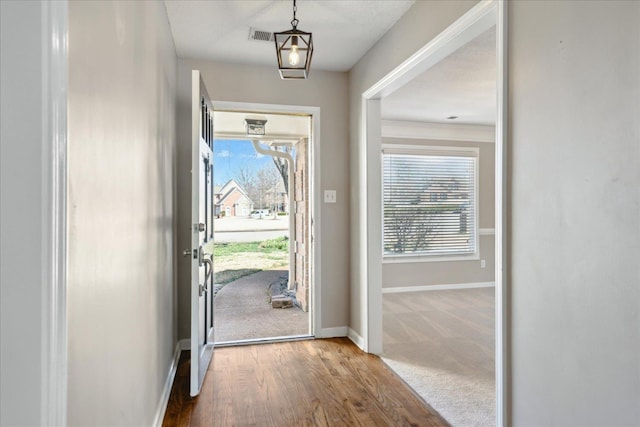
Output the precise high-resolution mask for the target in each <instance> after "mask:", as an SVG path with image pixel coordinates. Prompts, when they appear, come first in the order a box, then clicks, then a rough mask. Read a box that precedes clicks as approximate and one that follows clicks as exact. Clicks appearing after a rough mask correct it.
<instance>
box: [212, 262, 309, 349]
mask: <svg viewBox="0 0 640 427" xmlns="http://www.w3.org/2000/svg"><path fill="white" fill-rule="evenodd" d="M286 277H287V271H286V270H269V271H260V272H258V273H255V274H252V275H250V276H245V277H242V278H240V279H238V280H235V281H233V282H231V283H229V284H227V285H225V286H224V287H223V288H222V289H221V290H220V291H219V292H218V294H217V295H216V297H215V299H214V311H213V313H214V328H215V331H214V334H215V335H214V338H215V341H216V342H225V341H239V340H248V339H262V338H274V337H282V336H293V335H306V334H308V333H309V313H305V312H303V311H302V310H300V309H299V308H298V307H292V308H285V309H276V308H271V304H269V285H270V284H271V283H274V282H279V281H280V280H283V279H286ZM274 286H275V285H274Z"/></svg>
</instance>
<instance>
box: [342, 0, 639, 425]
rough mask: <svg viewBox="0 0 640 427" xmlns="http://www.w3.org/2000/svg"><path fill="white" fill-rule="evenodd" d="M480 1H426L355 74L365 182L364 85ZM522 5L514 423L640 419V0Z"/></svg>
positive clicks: (514, 83)
mask: <svg viewBox="0 0 640 427" xmlns="http://www.w3.org/2000/svg"><path fill="white" fill-rule="evenodd" d="M472 5H473V4H472V3H466V6H464V5H460V4H459V3H449V2H446V3H445V2H417V3H416V4H415V5H414V6H413V7H412V8H411V9H410V10H409V12H408V13H407V15H405V16H404V17H403V18H402V19H401V20H400V21H399V23H398V24H397V25H396V26H395V27H394V28H392V30H391V31H390V32H389V33H388V34H387V35H386V36H385V37H384V38H383V39H382V40H381V41H380V42H378V44H377V45H376V46H375V47H374V48H373V49H372V50H371V51H370V52H369V53H368V54H367V55H366V56H365V57H364V58H363V59H362V60H361V61H360V62H359V63H358V65H357V66H356V67H355V68H354V69H353V70H352V71H351V73H350V82H351V147H352V148H351V182H352V186H357V185H359V181H358V180H359V175H360V167H361V165H359V163H358V157H359V153H360V150H362V149H363V147H361V146H359V136H360V135H359V126H360V97H361V93H362V92H363V91H364V90H366V89H367V88H368V87H369V86H370V85H371V84H372V83H375V82H376V81H377V80H378V79H379V78H381V77H382V76H384V75H385V74H386V73H387V72H388V71H390V70H391V69H392V68H393V67H394V66H396V65H398V64H399V63H400V62H401V60H402V59H405V58H406V57H408V56H409V55H410V54H411V53H413V52H415V51H416V50H417V49H418V48H419V47H420V46H422V45H424V44H425V43H426V42H427V41H429V40H430V39H431V38H432V37H433V36H435V35H436V34H438V33H439V32H441V31H442V30H443V29H445V28H446V27H447V26H448V25H449V24H450V23H451V22H453V21H454V20H455V19H456V18H457V17H459V16H461V15H462V14H463V13H464V12H465V11H466V10H467V9H468V8H469V7H471V6H472ZM509 9H510V12H509V19H510V24H509V31H508V37H509V55H510V58H509V72H510V77H509V82H508V85H509V89H510V97H509V125H510V127H511V131H510V134H509V136H508V150H509V152H510V157H509V160H508V163H509V177H508V183H509V189H508V198H509V201H510V202H509V215H508V221H509V223H510V227H509V242H508V243H509V247H508V248H507V253H508V254H509V265H508V266H509V270H510V272H511V273H510V276H509V277H508V278H507V279H508V280H507V286H508V288H509V291H510V296H509V299H508V300H507V304H508V309H509V312H510V313H511V319H510V320H511V329H510V333H509V336H508V337H507V338H508V339H509V341H510V353H511V379H510V384H511V387H512V390H511V395H510V397H509V401H508V404H510V405H511V409H512V411H511V417H512V420H511V422H510V424H511V425H515V426H541V425H544V426H554V425H556V426H560V425H562V426H587V425H608V426H609V425H611V426H612V425H618V426H622V425H638V424H640V362H639V360H640V317H639V313H640V192H639V189H640V101H639V100H640V81H639V79H640V78H639V76H640V33H639V31H640V2H636V1H629V2H611V1H583V2H577V1H555V2H540V1H530V2H529V1H517V2H509ZM427 20H428V22H429V25H427V24H425V23H424V22H426V21H427ZM354 188H357V187H354ZM359 203H360V201H359V200H358V199H355V198H354V200H352V219H353V220H352V227H351V232H352V242H353V244H352V273H353V274H352V283H353V287H352V292H351V295H352V296H353V297H352V303H351V326H352V327H353V328H355V330H356V331H357V332H358V331H360V330H361V325H362V321H363V320H362V309H361V308H362V306H361V305H362V304H364V303H365V302H364V301H361V300H360V299H359V296H360V277H359V259H361V257H362V256H363V254H364V250H365V249H366V248H364V247H361V246H360V244H359V237H360V236H359V234H358V228H357V219H358V217H359V212H360V209H363V208H365V207H363V206H361V205H360V204H359Z"/></svg>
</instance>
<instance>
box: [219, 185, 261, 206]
mask: <svg viewBox="0 0 640 427" xmlns="http://www.w3.org/2000/svg"><path fill="white" fill-rule="evenodd" d="M234 193H240V197H238V200H241V199H242V198H245V199H246V200H247V202H248V203H253V201H252V200H251V198H250V197H249V194H248V193H247V191H246V190H245V189H244V188H242V186H241V185H240V184H238V183H237V182H236V181H235V180H233V179H230V180H229V181H227V183H226V184H225V185H223V186H222V187H221V188H220V192H219V193H216V194H222V197H220V200H218V203H217V204H220V205H221V204H224V202H225V201H226V199H228V198H230V197H231V196H232V195H233V194H234Z"/></svg>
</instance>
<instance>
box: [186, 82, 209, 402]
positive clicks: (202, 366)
mask: <svg viewBox="0 0 640 427" xmlns="http://www.w3.org/2000/svg"><path fill="white" fill-rule="evenodd" d="M191 102H192V106H191V134H192V136H191V138H192V142H191V381H190V384H191V386H190V390H191V391H190V394H191V396H196V395H198V394H199V393H200V389H201V388H202V382H203V381H204V376H205V374H206V372H207V368H208V367H209V362H210V361H211V356H212V355H213V342H214V340H213V283H214V282H213V209H214V204H213V105H212V104H211V99H210V98H209V95H208V94H207V90H206V88H205V86H204V82H203V81H202V78H201V77H200V72H199V71H193V72H192V101H191Z"/></svg>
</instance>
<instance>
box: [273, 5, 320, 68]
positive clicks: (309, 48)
mask: <svg viewBox="0 0 640 427" xmlns="http://www.w3.org/2000/svg"><path fill="white" fill-rule="evenodd" d="M296 11H297V7H296V0H293V20H292V21H291V26H292V27H293V28H292V29H291V30H289V31H283V32H281V33H274V36H275V43H276V54H277V55H278V70H279V71H280V77H281V78H282V79H306V78H307V77H309V69H310V68H311V57H312V55H313V38H312V36H311V33H305V32H304V31H300V30H298V28H297V26H298V22H299V21H298V20H297V19H296Z"/></svg>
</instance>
